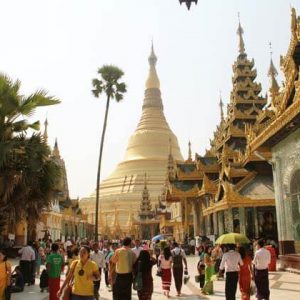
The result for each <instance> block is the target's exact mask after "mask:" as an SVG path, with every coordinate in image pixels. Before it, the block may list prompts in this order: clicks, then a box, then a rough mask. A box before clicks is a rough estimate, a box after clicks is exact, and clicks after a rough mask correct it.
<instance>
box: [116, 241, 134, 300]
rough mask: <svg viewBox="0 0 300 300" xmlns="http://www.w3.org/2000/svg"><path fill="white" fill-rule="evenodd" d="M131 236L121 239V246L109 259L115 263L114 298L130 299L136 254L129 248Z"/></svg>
mask: <svg viewBox="0 0 300 300" xmlns="http://www.w3.org/2000/svg"><path fill="white" fill-rule="evenodd" d="M130 246H131V238H130V237H126V238H125V239H124V240H123V246H122V247H121V248H119V249H117V250H116V251H115V254H114V255H113V257H112V258H111V261H112V262H113V263H114V264H115V265H116V280H115V283H114V285H113V299H114V300H131V286H132V269H133V264H134V263H135V260H136V256H135V254H134V253H133V251H132V250H131V248H130Z"/></svg>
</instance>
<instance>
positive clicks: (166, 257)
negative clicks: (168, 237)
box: [158, 247, 172, 298]
mask: <svg viewBox="0 0 300 300" xmlns="http://www.w3.org/2000/svg"><path fill="white" fill-rule="evenodd" d="M158 259H159V264H158V265H159V268H160V269H161V280H162V289H163V292H164V295H165V296H167V297H168V298H169V294H170V288H171V281H172V273H171V269H172V253H171V250H170V248H169V247H165V248H164V250H163V253H162V254H160V256H159V258H158Z"/></svg>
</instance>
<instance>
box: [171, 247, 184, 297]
mask: <svg viewBox="0 0 300 300" xmlns="http://www.w3.org/2000/svg"><path fill="white" fill-rule="evenodd" d="M173 247H174V249H173V250H172V251H171V253H172V259H173V277H174V281H175V287H176V291H177V296H178V297H179V296H180V295H181V287H182V277H183V263H184V266H185V268H184V270H185V273H186V274H187V261H186V255H185V252H184V250H183V249H181V248H180V247H179V245H178V244H177V243H176V242H174V243H173Z"/></svg>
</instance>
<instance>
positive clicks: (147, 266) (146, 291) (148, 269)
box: [134, 250, 156, 300]
mask: <svg viewBox="0 0 300 300" xmlns="http://www.w3.org/2000/svg"><path fill="white" fill-rule="evenodd" d="M155 264H156V259H155V258H154V257H151V256H150V252H149V251H147V250H141V252H140V254H139V258H138V259H137V261H136V262H135V264H134V274H135V276H137V274H138V272H141V273H142V282H143V285H142V289H141V290H138V291H137V294H138V297H139V300H151V297H152V293H153V277H152V267H153V266H154V265H155Z"/></svg>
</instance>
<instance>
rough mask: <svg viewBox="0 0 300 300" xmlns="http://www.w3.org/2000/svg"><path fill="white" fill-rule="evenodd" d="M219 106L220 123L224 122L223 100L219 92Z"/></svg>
mask: <svg viewBox="0 0 300 300" xmlns="http://www.w3.org/2000/svg"><path fill="white" fill-rule="evenodd" d="M219 106H220V113H221V122H223V121H224V110H223V108H224V103H223V100H222V95H221V92H220V102H219Z"/></svg>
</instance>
